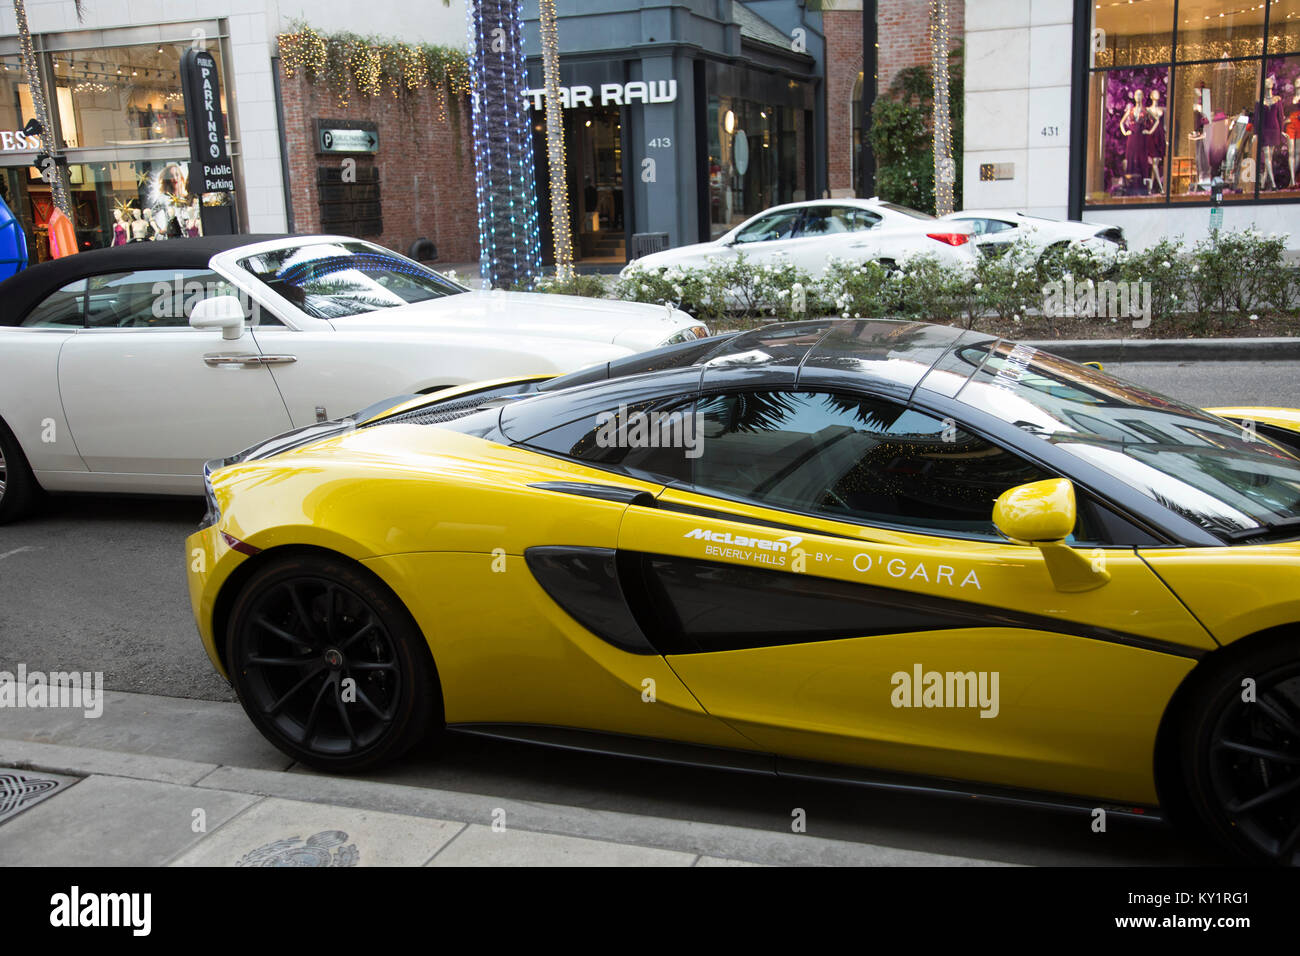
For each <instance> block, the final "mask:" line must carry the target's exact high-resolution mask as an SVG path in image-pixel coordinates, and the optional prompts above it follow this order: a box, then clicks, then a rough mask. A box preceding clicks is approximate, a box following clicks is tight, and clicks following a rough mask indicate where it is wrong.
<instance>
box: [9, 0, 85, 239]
mask: <svg viewBox="0 0 1300 956" xmlns="http://www.w3.org/2000/svg"><path fill="white" fill-rule="evenodd" d="M14 15H15V17H16V26H17V27H18V47H19V50H20V52H21V53H22V60H23V67H24V68H25V69H26V71H27V89H28V91H29V93H30V95H31V98H32V109H33V110H34V111H35V113H36V121H37V122H38V123H40V124H41V134H40V138H41V145H42V146H43V147H44V148H45V154H46V155H47V156H49V157H50V159H51V160H52V161H53V160H55V158H56V157H57V156H58V155H59V143H58V137H57V136H56V135H54V130H53V126H52V125H51V123H50V111H49V107H48V106H47V105H46V102H45V84H44V83H42V82H41V77H40V73H39V72H38V70H37V67H36V49H35V47H33V46H32V34H31V29H30V28H29V27H28V26H27V8H26V7H25V6H24V5H23V4H21V3H16V4H14ZM45 172H46V171H45V170H41V173H42V175H44V174H45ZM50 172H51V173H52V174H53V175H52V176H51V178H50V198H52V199H53V200H54V205H56V206H58V207H59V209H60V210H61V211H62V213H63V214H64V215H65V216H67V217H68V219H70V220H73V221H74V222H75V219H74V214H73V211H72V203H71V201H70V200H69V197H68V184H67V182H66V181H65V180H64V178H63V170H62V169H60V168H59V165H58V163H57V162H55V163H54V167H53V169H51V170H50Z"/></svg>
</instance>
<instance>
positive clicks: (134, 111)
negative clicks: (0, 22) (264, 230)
mask: <svg viewBox="0 0 1300 956" xmlns="http://www.w3.org/2000/svg"><path fill="white" fill-rule="evenodd" d="M196 36H201V37H202V38H203V42H204V45H205V48H206V49H207V50H208V51H209V52H210V53H211V54H212V55H213V57H214V58H215V59H216V61H217V63H218V66H219V67H220V68H221V70H222V78H223V80H224V79H226V76H225V63H226V62H227V60H228V57H227V56H226V52H225V49H224V47H225V45H226V37H225V36H224V34H223V33H222V31H221V29H220V25H219V23H218V22H216V21H212V22H196V23H183V24H168V25H166V26H160V27H153V28H149V29H146V30H141V29H140V28H124V29H121V30H112V29H108V30H95V31H84V32H76V33H53V34H37V35H35V36H34V37H33V41H34V45H35V49H36V55H37V58H38V61H39V68H40V70H41V72H42V76H43V82H44V84H45V87H46V89H47V90H48V91H51V93H50V95H49V97H48V102H49V108H50V113H51V117H50V118H51V123H52V125H53V128H54V135H55V136H57V137H58V138H59V140H60V142H61V143H62V144H63V151H62V156H63V158H64V159H66V160H67V164H68V165H67V169H66V173H65V175H66V177H67V181H68V184H69V192H70V198H71V202H72V206H73V212H74V217H73V221H74V225H75V229H76V234H77V239H78V244H79V246H80V247H81V248H82V249H94V248H100V247H103V246H112V245H122V244H124V243H127V242H133V241H135V242H143V241H153V240H164V239H175V238H182V237H185V236H193V235H198V234H199V233H200V231H201V229H202V226H201V222H200V215H199V197H198V196H197V195H194V194H192V193H191V191H190V187H189V159H190V147H189V139H188V136H189V131H188V129H187V124H186V116H185V103H184V97H183V94H182V92H181V80H180V59H181V54H182V53H183V52H184V51H185V50H186V49H187V48H189V47H190V45H191V44H192V43H194V42H195V37H196ZM227 89H229V83H227V82H223V83H222V84H221V90H222V112H223V114H224V115H225V119H226V128H227V129H228V130H230V129H233V128H234V126H233V125H232V124H231V122H230V116H229V113H228V111H227V105H226V102H225V91H226V90H227ZM34 115H35V114H34V110H33V108H32V100H31V92H30V89H29V86H28V83H27V74H26V72H25V71H24V69H23V64H22V60H21V57H20V56H19V55H18V41H17V38H4V39H0V196H3V198H4V200H5V202H6V203H7V204H8V205H9V206H10V208H11V209H12V210H13V212H14V214H15V216H16V217H17V218H18V219H19V221H20V222H21V223H22V225H23V228H24V231H25V233H26V236H27V242H28V254H29V257H30V260H31V261H33V262H39V261H43V260H45V259H47V258H48V257H49V242H48V238H47V234H46V225H47V223H48V221H49V217H50V214H51V212H52V211H53V209H54V203H53V198H52V195H51V187H50V183H49V182H48V181H47V179H46V178H43V177H42V173H41V170H40V169H38V168H37V167H36V166H35V165H33V163H34V162H35V161H36V157H37V153H38V151H39V149H40V147H41V142H40V140H39V138H37V137H33V136H28V135H26V134H24V133H23V132H22V131H23V129H24V126H25V125H26V124H27V123H28V121H29V120H31V119H33V117H34ZM230 149H231V154H232V159H234V162H235V164H236V165H237V164H238V141H237V140H235V139H233V138H232V139H231V141H230ZM209 201H212V200H211V199H210V200H209ZM235 220H236V223H237V224H238V223H239V222H240V221H241V219H240V217H239V216H238V214H236V216H235Z"/></svg>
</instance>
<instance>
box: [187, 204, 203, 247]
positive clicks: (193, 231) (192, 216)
mask: <svg viewBox="0 0 1300 956" xmlns="http://www.w3.org/2000/svg"><path fill="white" fill-rule="evenodd" d="M202 222H203V216H202V214H201V213H200V212H199V201H198V199H197V198H195V199H194V200H192V201H191V202H190V210H189V217H188V218H187V219H186V221H185V233H186V235H188V236H190V237H191V238H193V237H194V236H197V235H198V234H199V229H200V226H201V224H202Z"/></svg>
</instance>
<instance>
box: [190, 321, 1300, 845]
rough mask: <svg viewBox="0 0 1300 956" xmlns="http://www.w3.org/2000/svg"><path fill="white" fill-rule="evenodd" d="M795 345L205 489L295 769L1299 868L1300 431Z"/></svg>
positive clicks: (239, 653) (546, 392)
mask: <svg viewBox="0 0 1300 956" xmlns="http://www.w3.org/2000/svg"><path fill="white" fill-rule="evenodd" d="M1230 414H1231V415H1232V416H1233V417H1234V418H1235V419H1236V420H1235V421H1228V420H1226V419H1225V418H1221V417H1218V416H1216V415H1213V414H1209V413H1207V412H1205V411H1201V410H1199V409H1196V408H1192V407H1189V406H1187V405H1184V404H1181V403H1179V402H1177V401H1175V400H1173V399H1170V398H1166V397H1164V396H1161V395H1157V394H1153V393H1151V392H1149V391H1146V390H1144V389H1141V388H1138V387H1135V386H1133V385H1129V384H1126V383H1124V382H1121V381H1119V380H1117V379H1115V378H1113V377H1111V376H1109V375H1106V374H1105V373H1103V372H1101V371H1099V370H1097V369H1094V368H1088V367H1085V366H1081V365H1076V364H1074V363H1071V362H1068V361H1064V360H1062V359H1059V358H1056V357H1054V356H1052V355H1049V354H1046V353H1043V352H1041V351H1037V350H1035V349H1033V348H1029V347H1026V346H1023V345H1017V344H1015V343H1013V342H1008V341H1005V340H1001V339H998V338H995V337H991V336H988V335H984V334H981V333H978V332H972V331H962V330H957V329H951V328H947V327H941V326H931V325H925V324H920V323H907V322H890V321H883V320H870V321H868V320H825V321H809V322H800V323H787V324H782V325H778V326H772V327H769V328H765V329H760V330H757V331H754V332H746V333H741V334H736V335H731V336H720V337H715V338H712V339H705V340H700V341H695V342H690V343H686V344H684V345H680V346H674V347H670V348H667V349H660V350H658V351H656V352H650V353H645V354H643V355H640V356H632V357H629V358H626V359H620V360H617V361H614V362H611V363H609V364H607V365H602V366H599V367H597V368H594V369H589V370H585V371H583V372H578V373H574V374H571V375H566V376H563V377H560V378H553V379H549V380H547V379H542V378H538V379H530V380H525V381H511V382H495V383H485V384H482V385H479V386H474V387H467V388H461V389H457V390H449V391H444V392H441V393H438V394H436V395H433V396H421V397H418V398H412V399H410V400H407V401H400V402H398V403H396V404H394V403H385V405H384V406H381V407H378V408H373V409H369V410H367V411H365V412H361V413H358V414H357V415H355V416H353V417H352V418H349V419H346V420H342V421H337V422H329V423H324V424H321V425H317V426H313V427H310V428H307V429H303V430H300V431H298V432H293V433H290V434H288V435H286V436H283V437H281V438H278V439H274V440H272V441H270V442H268V443H266V444H264V445H262V446H260V447H257V448H253V449H250V450H249V451H247V452H245V453H243V454H241V455H238V456H236V457H234V458H231V459H226V460H222V461H215V462H210V463H209V467H208V469H207V482H208V493H209V513H208V516H207V518H206V519H205V522H204V526H203V528H202V530H200V531H199V532H198V533H197V534H196V535H194V536H193V537H192V538H191V539H190V540H189V542H188V547H189V553H188V555H187V560H188V562H189V568H190V591H191V598H192V601H193V606H194V613H195V616H196V619H197V621H198V626H199V631H200V633H201V635H202V638H203V643H204V646H205V647H206V649H207V652H208V655H209V656H210V657H211V659H212V662H213V664H214V665H215V666H216V667H217V669H218V670H219V671H220V672H221V673H222V674H223V675H225V676H227V677H228V679H229V680H230V681H231V682H232V683H233V685H234V687H235V689H236V691H237V693H238V695H239V698H240V700H241V701H242V703H243V706H244V708H245V710H246V711H247V712H248V715H249V717H250V718H251V719H252V721H253V723H254V724H255V725H256V726H257V728H258V729H259V730H261V732H262V733H263V734H265V735H266V736H267V738H268V739H270V740H271V741H272V742H273V743H275V744H276V745H277V746H278V747H280V748H281V749H282V750H283V751H284V752H285V753H287V754H289V755H291V756H293V757H294V758H295V759H297V760H300V761H302V762H304V763H306V764H310V765H311V766H313V767H317V768H321V769H325V770H337V771H351V770H359V769H363V768H368V767H372V766H375V765H377V764H379V763H380V762H383V761H387V760H391V759H392V758H394V757H396V756H398V755H399V754H401V753H402V752H403V751H405V750H407V749H408V748H409V747H411V746H412V745H413V744H415V743H416V742H417V741H418V740H419V739H420V738H421V737H422V736H423V735H425V733H426V732H427V731H429V730H431V729H434V728H437V729H441V728H444V727H445V728H446V729H447V730H451V731H459V732H467V733H475V734H488V735H494V736H499V737H508V738H512V739H515V740H527V741H534V742H537V743H540V744H548V745H553V746H561V747H577V748H589V749H593V750H599V751H602V752H606V753H621V754H627V755H630V756H638V757H643V758H650V759H655V760H670V761H688V762H693V763H705V764H709V765H714V766H721V767H729V768H733V769H737V770H744V771H750V772H759V773H769V774H773V773H774V774H782V775H790V776H804V777H814V778H819V779H842V780H846V781H852V782H856V783H862V784H870V785H877V786H888V787H909V788H913V789H915V788H923V789H925V788H928V789H931V790H934V791H940V792H945V791H946V792H953V793H979V794H982V795H986V796H990V797H993V798H996V799H1006V800H1012V801H1026V800H1029V801H1035V802H1039V803H1044V804H1053V805H1056V806H1062V807H1075V808H1082V809H1085V810H1095V808H1101V809H1104V810H1107V811H1109V812H1120V813H1145V814H1155V813H1157V812H1161V811H1163V812H1164V813H1166V814H1168V815H1170V816H1172V817H1173V818H1175V819H1176V820H1178V821H1180V822H1183V823H1186V824H1187V825H1189V826H1194V827H1198V828H1200V829H1202V830H1204V831H1208V833H1209V834H1211V835H1213V836H1214V837H1217V838H1218V839H1219V840H1220V841H1221V842H1222V843H1224V844H1226V845H1227V846H1228V847H1230V848H1232V849H1234V850H1236V851H1238V852H1240V853H1242V854H1245V855H1246V856H1248V857H1250V858H1254V859H1257V860H1270V861H1274V862H1282V863H1292V864H1294V863H1296V862H1297V860H1300V457H1297V448H1300V415H1298V414H1297V413H1295V412H1292V411H1288V410H1285V409H1273V410H1269V411H1267V412H1265V411H1262V410H1261V411H1260V412H1259V413H1258V414H1255V412H1254V410H1252V409H1233V410H1230Z"/></svg>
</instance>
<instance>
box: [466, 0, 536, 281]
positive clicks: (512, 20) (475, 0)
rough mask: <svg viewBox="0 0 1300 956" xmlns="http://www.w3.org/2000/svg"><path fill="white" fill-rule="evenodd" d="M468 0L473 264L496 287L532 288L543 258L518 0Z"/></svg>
mask: <svg viewBox="0 0 1300 956" xmlns="http://www.w3.org/2000/svg"><path fill="white" fill-rule="evenodd" d="M484 5H485V0H470V2H469V3H467V4H466V26H467V30H468V33H469V49H470V59H469V72H470V77H471V89H470V102H471V106H472V114H471V115H472V120H473V129H474V181H475V191H476V193H477V196H478V222H479V271H480V273H481V275H482V276H483V279H484V280H485V281H486V282H487V283H489V284H490V285H491V286H492V287H494V288H500V287H503V286H513V285H519V286H523V287H524V288H529V289H531V288H532V287H533V284H534V283H535V282H536V281H537V276H538V272H539V271H540V261H541V237H540V233H539V229H538V215H537V188H536V182H535V178H534V177H535V169H534V166H533V137H532V125H531V123H530V122H529V121H528V119H527V118H526V117H525V116H524V98H523V91H524V89H525V88H526V86H527V80H528V74H527V67H526V63H525V59H524V31H523V17H522V12H521V9H520V6H521V2H520V0H492V2H491V5H490V8H491V10H492V11H493V12H495V13H497V14H498V15H499V16H500V17H501V19H500V20H499V21H496V22H493V21H492V20H487V19H485V18H484Z"/></svg>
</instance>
